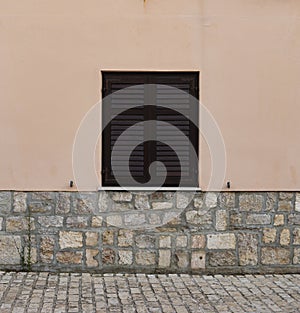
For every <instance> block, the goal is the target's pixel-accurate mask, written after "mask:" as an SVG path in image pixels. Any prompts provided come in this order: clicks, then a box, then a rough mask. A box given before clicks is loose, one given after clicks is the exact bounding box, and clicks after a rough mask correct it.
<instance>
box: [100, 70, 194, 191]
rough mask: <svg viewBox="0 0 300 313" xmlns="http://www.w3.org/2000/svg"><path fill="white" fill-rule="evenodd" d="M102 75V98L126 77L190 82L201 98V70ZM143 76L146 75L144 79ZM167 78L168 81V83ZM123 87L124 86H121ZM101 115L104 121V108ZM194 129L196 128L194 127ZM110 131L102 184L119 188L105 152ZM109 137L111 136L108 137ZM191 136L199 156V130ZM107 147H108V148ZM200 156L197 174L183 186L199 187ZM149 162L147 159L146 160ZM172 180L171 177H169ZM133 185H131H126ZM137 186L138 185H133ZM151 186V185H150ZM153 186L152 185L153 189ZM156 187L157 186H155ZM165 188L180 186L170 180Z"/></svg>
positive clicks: (137, 81)
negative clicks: (111, 173) (109, 170)
mask: <svg viewBox="0 0 300 313" xmlns="http://www.w3.org/2000/svg"><path fill="white" fill-rule="evenodd" d="M101 76H102V90H101V98H102V99H104V98H105V97H107V96H108V95H110V94H111V93H112V92H111V90H112V88H111V86H112V84H114V83H120V84H122V83H124V78H125V79H126V83H129V84H131V85H139V84H165V85H169V86H170V85H171V86H172V84H178V83H181V82H184V83H187V82H188V83H189V84H190V85H191V86H192V87H191V88H190V93H189V94H190V95H192V96H193V97H195V98H196V99H197V100H199V81H200V72H199V71H109V70H106V71H101ZM141 77H144V79H143V80H142V79H141ZM166 80H167V81H168V82H167V83H166ZM120 89H122V88H120ZM196 114H197V118H198V121H199V107H197V112H196ZM101 116H102V123H103V119H104V115H103V108H102V110H101ZM193 129H194V128H193ZM110 133H111V132H110V131H109V132H108V134H109V135H107V136H106V137H105V136H104V135H103V134H102V137H101V142H102V143H101V149H102V156H101V160H100V162H101V168H102V170H101V186H102V187H104V188H110V187H111V188H118V187H119V185H118V183H117V182H116V180H115V179H114V178H113V177H112V176H111V175H109V173H108V171H107V168H109V169H110V168H111V160H110V159H111V153H105V152H104V151H105V147H107V146H110V144H111V139H110ZM107 137H109V138H107ZM189 138H191V139H192V140H193V142H194V144H195V146H196V153H197V156H199V153H200V152H199V130H198V128H197V129H194V130H193V131H192V133H191V134H190V136H189ZM106 149H107V148H106ZM198 159H199V158H197V161H196V163H195V167H196V168H195V169H194V170H195V172H196V173H195V175H193V177H192V178H191V180H190V181H188V182H187V184H185V185H184V187H183V188H191V189H198V188H199V175H198V171H199V161H198ZM146 163H147V161H146ZM168 179H169V180H171V178H170V177H169V178H168ZM126 187H129V188H130V187H131V186H126ZM133 188H136V187H133ZM148 188H149V187H148ZM151 188H152V187H150V189H151ZM153 188H155V187H153ZM162 188H164V189H166V188H167V189H168V188H170V189H174V188H175V189H176V188H178V186H177V185H174V184H172V183H170V182H168V183H167V184H164V185H163V187H162Z"/></svg>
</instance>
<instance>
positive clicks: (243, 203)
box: [239, 193, 264, 212]
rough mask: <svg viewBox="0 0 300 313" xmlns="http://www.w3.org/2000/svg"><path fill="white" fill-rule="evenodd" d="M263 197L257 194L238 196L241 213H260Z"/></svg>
mask: <svg viewBox="0 0 300 313" xmlns="http://www.w3.org/2000/svg"><path fill="white" fill-rule="evenodd" d="M263 200H264V199H263V196H262V195H258V194H257V193H242V194H240V195H239V204H240V210H241V211H247V212H260V211H261V210H262V208H263Z"/></svg>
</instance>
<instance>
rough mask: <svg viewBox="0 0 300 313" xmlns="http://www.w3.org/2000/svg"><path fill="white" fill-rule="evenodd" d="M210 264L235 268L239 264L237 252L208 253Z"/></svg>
mask: <svg viewBox="0 0 300 313" xmlns="http://www.w3.org/2000/svg"><path fill="white" fill-rule="evenodd" d="M207 258H208V264H209V265H210V266H233V265H236V263H237V257H236V251H232V250H227V251H213V252H208V255H207Z"/></svg>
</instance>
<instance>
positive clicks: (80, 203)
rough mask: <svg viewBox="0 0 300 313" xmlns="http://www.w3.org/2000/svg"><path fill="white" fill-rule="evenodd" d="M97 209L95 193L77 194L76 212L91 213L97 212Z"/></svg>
mask: <svg viewBox="0 0 300 313" xmlns="http://www.w3.org/2000/svg"><path fill="white" fill-rule="evenodd" d="M97 211H98V208H97V195H96V194H95V193H86V192H81V193H79V194H78V198H77V204H76V208H75V213H76V214H92V213H97Z"/></svg>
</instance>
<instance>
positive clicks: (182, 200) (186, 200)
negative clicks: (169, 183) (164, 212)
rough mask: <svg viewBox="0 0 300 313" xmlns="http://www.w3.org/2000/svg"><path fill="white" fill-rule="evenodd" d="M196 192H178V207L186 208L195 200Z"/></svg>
mask: <svg viewBox="0 0 300 313" xmlns="http://www.w3.org/2000/svg"><path fill="white" fill-rule="evenodd" d="M193 195H194V193H191V192H176V207H177V208H178V209H181V210H183V209H185V208H186V207H187V206H188V205H189V204H190V203H191V201H192V200H193Z"/></svg>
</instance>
